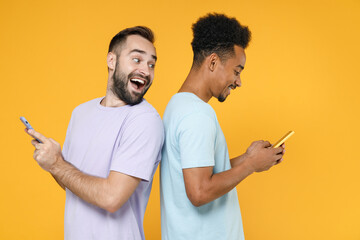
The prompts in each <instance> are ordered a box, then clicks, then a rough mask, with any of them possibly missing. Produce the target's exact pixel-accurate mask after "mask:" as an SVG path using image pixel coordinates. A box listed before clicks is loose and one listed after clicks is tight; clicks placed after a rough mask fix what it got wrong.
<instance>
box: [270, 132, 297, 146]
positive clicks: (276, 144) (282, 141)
mask: <svg viewBox="0 0 360 240" xmlns="http://www.w3.org/2000/svg"><path fill="white" fill-rule="evenodd" d="M294 133H295V132H294V131H290V132H288V133H287V134H285V136H283V137H282V138H280V140H279V141H277V142H276V143H275V144H274V145H273V146H272V147H273V148H277V147H280V145H281V144H283V143H284V142H285V141H286V140H287V139H288V138H289V137H291V136H292V135H293V134H294Z"/></svg>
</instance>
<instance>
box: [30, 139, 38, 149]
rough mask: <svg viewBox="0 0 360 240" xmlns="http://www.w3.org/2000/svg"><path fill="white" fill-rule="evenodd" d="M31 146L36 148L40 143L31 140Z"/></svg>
mask: <svg viewBox="0 0 360 240" xmlns="http://www.w3.org/2000/svg"><path fill="white" fill-rule="evenodd" d="M31 144H32V145H33V146H34V147H35V146H36V144H39V142H38V141H36V140H35V139H33V140H31Z"/></svg>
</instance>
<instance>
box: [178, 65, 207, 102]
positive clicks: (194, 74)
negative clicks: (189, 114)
mask: <svg viewBox="0 0 360 240" xmlns="http://www.w3.org/2000/svg"><path fill="white" fill-rule="evenodd" d="M179 92H190V93H193V94H195V95H196V96H198V97H199V98H200V99H201V100H203V101H204V102H208V101H209V100H210V99H211V97H212V93H211V91H210V88H209V84H208V77H207V75H206V72H205V71H204V69H203V66H201V67H199V68H194V67H192V68H191V70H190V72H189V74H188V76H187V77H186V79H185V81H184V83H183V85H182V86H181V88H180V90H179Z"/></svg>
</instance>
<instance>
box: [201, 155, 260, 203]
mask: <svg viewBox="0 0 360 240" xmlns="http://www.w3.org/2000/svg"><path fill="white" fill-rule="evenodd" d="M252 173H253V171H252V170H251V169H250V168H249V167H248V166H246V164H244V163H243V162H242V163H239V164H238V165H236V166H235V167H233V168H231V169H229V170H227V171H224V172H220V173H217V174H214V175H212V176H211V178H210V181H208V184H207V189H206V190H205V191H204V192H207V194H206V195H207V197H206V198H205V199H204V200H205V203H208V202H211V201H213V200H215V199H217V198H219V197H221V196H223V195H225V194H226V193H228V192H229V191H231V190H232V189H233V188H234V187H236V186H237V185H238V184H239V183H240V182H241V181H242V180H244V179H245V178H246V177H248V176H249V175H251V174H252ZM205 203H204V204H205Z"/></svg>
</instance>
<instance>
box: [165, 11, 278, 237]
mask: <svg viewBox="0 0 360 240" xmlns="http://www.w3.org/2000/svg"><path fill="white" fill-rule="evenodd" d="M193 33H194V39H193V41H192V43H191V45H192V48H193V52H194V59H193V65H192V68H191V70H190V73H189V74H188V76H187V78H186V80H185V82H184V83H183V85H182V86H181V88H180V90H179V92H178V93H177V94H175V95H174V96H173V97H172V98H171V100H170V102H169V103H168V105H167V107H166V110H165V113H164V117H163V121H164V126H165V144H164V148H163V159H162V160H161V168H160V170H161V172H160V183H161V236H162V239H163V240H180V239H181V240H188V239H192V240H203V239H206V240H212V239H213V240H218V239H231V240H233V239H236V240H240V239H244V233H243V227H242V220H241V213H240V208H239V201H238V197H237V192H236V188H235V187H236V185H237V184H239V183H240V182H241V181H242V180H244V179H245V178H246V177H247V176H249V175H251V174H252V173H253V172H260V171H265V170H267V169H269V168H271V167H272V166H273V165H275V164H277V163H279V162H280V161H281V160H282V156H283V153H284V152H283V151H284V148H283V146H282V147H279V148H271V147H270V146H271V144H270V143H269V142H267V141H256V142H253V143H252V144H251V145H250V147H249V148H248V149H247V151H246V153H245V154H243V155H241V156H239V157H236V158H233V159H231V160H230V159H229V153H228V149H227V145H226V141H225V137H224V134H223V132H222V130H221V128H220V125H219V122H218V120H217V117H216V113H215V111H214V110H213V109H212V107H211V106H210V105H209V104H208V103H207V102H208V101H209V100H210V99H211V98H212V97H216V98H217V99H218V100H219V101H220V102H223V101H225V99H226V97H227V96H228V95H229V94H230V91H231V90H234V89H235V88H236V87H240V86H241V80H240V73H241V72H242V70H243V69H244V67H245V60H246V58H245V51H244V49H245V48H246V47H247V45H248V43H249V41H250V31H249V29H248V28H247V27H244V26H241V25H240V23H239V22H238V21H237V20H236V19H235V18H229V17H227V16H225V15H223V14H209V15H207V16H205V17H203V18H200V19H199V20H198V21H197V22H196V23H195V24H194V25H193ZM235 111H236V110H235Z"/></svg>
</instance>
